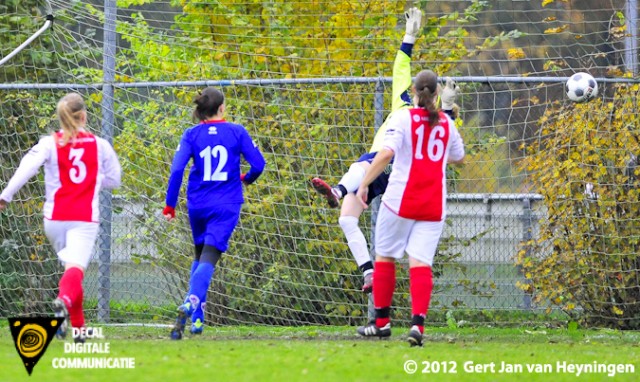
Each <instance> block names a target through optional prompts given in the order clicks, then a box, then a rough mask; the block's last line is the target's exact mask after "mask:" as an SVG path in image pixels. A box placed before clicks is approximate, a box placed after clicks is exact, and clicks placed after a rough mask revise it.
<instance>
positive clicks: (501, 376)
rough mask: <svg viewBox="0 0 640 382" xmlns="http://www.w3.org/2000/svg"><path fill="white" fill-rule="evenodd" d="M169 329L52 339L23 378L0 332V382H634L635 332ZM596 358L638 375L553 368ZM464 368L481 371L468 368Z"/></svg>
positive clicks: (639, 345)
mask: <svg viewBox="0 0 640 382" xmlns="http://www.w3.org/2000/svg"><path fill="white" fill-rule="evenodd" d="M167 331H168V330H167V329H166V328H149V327H106V328H104V334H105V337H106V338H105V339H104V340H96V341H95V342H103V343H109V346H110V353H109V354H95V355H90V354H65V353H64V350H65V349H64V344H63V343H62V342H61V341H58V340H54V341H53V342H52V343H51V344H50V345H49V348H48V349H47V351H46V354H45V355H44V356H43V357H42V358H41V359H40V361H39V363H38V364H37V365H36V367H35V369H34V370H33V374H32V376H31V377H29V376H28V375H27V373H26V371H25V369H24V367H23V366H22V363H21V360H20V358H19V356H18V354H17V352H16V349H15V347H14V344H13V342H12V338H11V335H10V332H9V329H8V327H7V326H6V325H5V326H2V327H0V357H1V358H2V366H1V367H0V381H56V382H63V381H115V382H140V381H160V382H171V381H192V380H193V381H211V382H213V381H323V382H338V381H366V382H373V381H412V380H431V381H638V380H640V333H637V332H617V331H608V330H603V331H583V330H573V331H567V330H558V329H553V330H550V329H527V328H518V329H497V328H479V329H468V328H465V329H455V330H454V329H446V328H432V329H429V330H428V334H427V336H426V343H425V346H424V347H423V348H410V347H409V346H408V344H407V343H406V342H404V336H405V334H406V333H405V331H406V330H405V328H396V329H395V331H394V333H393V336H392V338H391V339H388V340H378V339H375V340H369V339H360V338H358V337H357V336H356V335H355V331H354V328H352V327H296V328H281V327H275V328H272V327H225V328H207V329H206V331H205V334H204V335H202V336H200V337H195V338H186V339H185V340H183V341H170V340H168V339H167ZM60 357H64V358H75V357H114V358H115V357H133V358H135V368H134V369H90V370H89V369H84V370H83V369H56V368H54V367H53V363H54V359H55V358H60ZM411 361H415V366H417V370H416V372H415V373H414V374H408V373H407V372H406V371H405V370H404V367H405V364H406V365H407V367H409V368H411V366H414V365H412V364H411ZM594 361H595V362H597V363H600V364H630V365H633V368H634V369H635V370H634V372H632V373H630V372H627V373H616V374H615V375H613V376H609V375H608V373H607V372H604V373H602V372H601V373H582V374H581V375H579V376H576V374H577V370H576V371H574V372H570V371H569V370H568V369H567V370H566V371H563V370H560V371H559V370H557V363H558V362H561V363H562V362H566V364H567V365H570V367H571V365H576V366H575V367H578V366H577V365H578V364H591V365H593V363H594ZM469 362H472V363H473V364H474V365H476V367H478V368H484V371H478V372H476V371H474V372H471V371H469V370H465V363H467V365H469ZM502 362H505V363H509V364H515V365H516V366H514V367H518V366H517V365H521V366H522V367H523V371H522V372H515V373H500V367H501V363H502ZM491 363H494V365H495V366H494V369H493V371H492V370H491V366H490V365H491ZM482 364H486V365H487V366H482ZM527 364H549V365H550V367H551V368H552V369H553V370H552V371H551V372H547V373H539V372H530V371H528V370H527ZM477 365H480V366H477ZM438 367H439V369H440V370H439V371H438V372H435V371H436V369H437V368H438ZM427 368H428V369H427ZM454 368H455V370H454ZM445 369H446V372H445ZM426 371H429V373H426Z"/></svg>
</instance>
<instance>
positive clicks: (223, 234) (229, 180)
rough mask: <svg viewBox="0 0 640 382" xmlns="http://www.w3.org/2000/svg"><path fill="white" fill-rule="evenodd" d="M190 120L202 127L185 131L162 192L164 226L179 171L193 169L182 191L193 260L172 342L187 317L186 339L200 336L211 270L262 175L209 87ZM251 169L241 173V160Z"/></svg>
mask: <svg viewBox="0 0 640 382" xmlns="http://www.w3.org/2000/svg"><path fill="white" fill-rule="evenodd" d="M194 102H195V104H196V108H195V110H194V113H193V114H194V117H195V118H197V120H199V121H201V122H200V123H199V124H197V125H195V126H193V127H191V128H189V129H187V130H186V131H185V132H184V134H183V135H182V140H181V141H180V145H179V146H178V149H177V150H176V153H175V156H174V157H173V164H172V165H171V176H170V177H169V186H168V188H167V198H166V207H165V208H164V210H163V211H162V213H163V215H164V216H165V217H166V218H167V220H172V219H173V218H175V206H176V203H177V202H178V194H179V193H180V187H181V185H182V176H183V173H184V168H185V166H186V165H187V163H188V162H189V161H190V160H193V166H192V167H191V172H190V173H189V183H188V185H187V208H188V211H189V222H190V223H191V232H192V235H193V243H194V245H195V258H194V261H193V263H192V266H191V277H190V280H189V292H188V294H187V297H186V299H185V301H184V303H183V304H182V305H180V307H179V308H178V318H177V319H176V324H175V326H174V328H173V330H172V331H171V338H172V339H175V340H179V339H181V338H182V333H183V331H184V328H185V325H186V320H187V318H188V317H189V316H191V323H192V325H191V333H192V334H200V333H202V329H203V323H204V307H205V302H206V296H207V290H208V289H209V284H210V282H211V278H212V277H213V273H214V271H215V266H216V263H217V262H218V260H219V259H220V256H222V253H223V252H225V251H226V250H227V247H228V244H229V239H230V238H231V234H232V233H233V230H234V229H235V227H236V225H237V224H238V220H239V218H240V208H241V207H242V203H244V196H243V191H242V184H243V183H244V184H245V185H249V184H251V183H253V182H254V181H255V180H256V179H257V178H258V177H259V176H260V174H261V173H262V171H263V170H264V166H265V160H264V157H263V156H262V153H261V152H260V150H259V149H258V147H257V145H256V144H255V143H254V142H253V141H252V139H251V137H250V136H249V133H248V132H247V130H246V129H245V128H244V126H242V125H239V124H235V123H231V122H227V121H225V120H224V119H223V117H224V112H225V104H224V95H223V94H222V92H221V91H220V90H218V89H215V88H213V87H208V88H206V89H204V90H203V91H202V93H200V95H198V96H197V97H196V99H195V101H194ZM241 155H242V156H243V157H244V158H245V160H246V161H247V162H249V164H250V165H251V169H250V170H249V172H247V173H246V174H241V173H240V156H241Z"/></svg>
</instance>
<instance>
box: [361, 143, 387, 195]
mask: <svg viewBox="0 0 640 382" xmlns="http://www.w3.org/2000/svg"><path fill="white" fill-rule="evenodd" d="M376 154H377V152H374V153H366V154H364V155H362V156H361V157H360V158H358V160H357V162H367V163H369V164H371V162H373V158H375V157H376ZM392 165H393V159H391V163H389V165H388V166H387V168H385V169H384V171H383V172H382V174H380V175H378V177H377V178H376V179H375V180H374V181H373V182H371V184H370V185H369V194H368V199H367V204H371V201H373V199H374V198H375V197H376V196H379V195H382V194H384V192H385V191H386V190H387V185H388V184H389V175H390V174H391V166H392Z"/></svg>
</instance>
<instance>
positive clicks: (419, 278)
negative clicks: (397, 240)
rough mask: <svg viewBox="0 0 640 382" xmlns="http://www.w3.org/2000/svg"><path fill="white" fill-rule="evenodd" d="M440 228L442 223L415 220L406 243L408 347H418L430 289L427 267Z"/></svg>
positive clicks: (428, 266)
mask: <svg viewBox="0 0 640 382" xmlns="http://www.w3.org/2000/svg"><path fill="white" fill-rule="evenodd" d="M443 227H444V223H443V222H416V224H415V225H414V226H413V229H412V231H411V234H410V235H409V240H408V242H407V248H406V251H407V254H408V255H409V289H410V293H411V329H410V330H409V336H408V337H407V340H408V341H409V344H410V345H411V346H422V335H423V333H424V320H425V317H426V316H427V312H428V310H429V303H430V301H431V292H432V291H433V272H432V270H431V267H432V266H433V258H434V256H435V254H436V250H437V248H438V241H439V240H440V235H441V234H442V229H443Z"/></svg>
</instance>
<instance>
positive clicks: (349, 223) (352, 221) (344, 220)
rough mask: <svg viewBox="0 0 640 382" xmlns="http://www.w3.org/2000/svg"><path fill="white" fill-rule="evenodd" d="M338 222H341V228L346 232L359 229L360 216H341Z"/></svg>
mask: <svg viewBox="0 0 640 382" xmlns="http://www.w3.org/2000/svg"><path fill="white" fill-rule="evenodd" d="M338 223H339V224H340V228H342V230H343V231H345V232H348V231H353V230H354V229H358V218H357V217H355V216H340V218H339V219H338Z"/></svg>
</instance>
